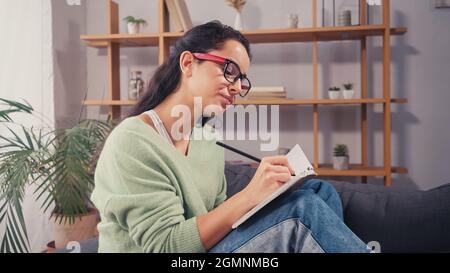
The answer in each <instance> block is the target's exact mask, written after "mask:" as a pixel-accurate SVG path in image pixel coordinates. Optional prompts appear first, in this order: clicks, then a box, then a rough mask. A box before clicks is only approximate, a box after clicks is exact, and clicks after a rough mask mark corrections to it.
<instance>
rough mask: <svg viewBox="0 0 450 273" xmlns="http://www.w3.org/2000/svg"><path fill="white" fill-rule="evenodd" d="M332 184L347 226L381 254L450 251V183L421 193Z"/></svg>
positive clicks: (369, 186)
mask: <svg viewBox="0 0 450 273" xmlns="http://www.w3.org/2000/svg"><path fill="white" fill-rule="evenodd" d="M329 182H330V183H331V184H333V186H334V187H335V188H336V190H337V191H338V192H339V194H340V196H341V199H342V204H343V208H344V218H345V223H346V224H347V225H348V227H349V228H350V229H351V230H352V231H353V232H355V233H356V234H357V235H358V236H359V237H360V238H361V239H363V240H364V241H365V242H369V241H377V242H379V243H380V245H381V251H382V252H450V232H449V228H450V184H447V185H443V186H441V187H438V188H435V189H432V190H428V191H419V190H405V189H398V188H395V187H392V188H388V187H383V186H375V185H364V184H351V183H347V182H339V181H329Z"/></svg>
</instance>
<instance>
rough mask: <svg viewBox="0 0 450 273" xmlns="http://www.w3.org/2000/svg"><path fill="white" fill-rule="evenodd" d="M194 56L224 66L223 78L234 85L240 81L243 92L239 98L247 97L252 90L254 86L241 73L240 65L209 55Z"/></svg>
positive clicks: (197, 54) (198, 54) (195, 54)
mask: <svg viewBox="0 0 450 273" xmlns="http://www.w3.org/2000/svg"><path fill="white" fill-rule="evenodd" d="M193 55H194V57H195V58H197V59H199V60H206V61H212V62H216V63H218V64H221V65H223V66H224V67H223V76H224V77H225V79H226V80H227V81H228V82H229V83H232V84H234V83H236V82H237V81H238V80H240V81H241V91H240V92H239V96H241V97H245V96H247V94H248V92H249V91H250V88H251V87H252V84H251V83H250V80H249V79H248V78H247V76H246V75H245V74H242V73H241V69H240V68H239V65H237V63H235V62H233V61H232V60H230V59H226V58H223V57H220V56H216V55H212V54H208V53H193Z"/></svg>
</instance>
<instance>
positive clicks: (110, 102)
mask: <svg viewBox="0 0 450 273" xmlns="http://www.w3.org/2000/svg"><path fill="white" fill-rule="evenodd" d="M106 1H107V6H108V21H107V24H108V33H106V34H103V35H82V36H81V37H80V38H81V39H82V40H84V41H85V42H86V43H87V45H88V46H90V47H94V48H106V49H107V52H108V54H107V55H108V72H109V73H108V86H109V88H108V89H109V92H108V98H107V99H106V100H86V101H84V102H83V103H84V105H88V106H108V107H109V109H110V111H109V115H110V116H111V117H112V118H113V119H115V118H120V116H121V107H122V106H131V105H133V104H135V103H136V102H135V101H130V100H122V99H121V98H120V90H119V88H120V58H119V57H120V48H123V47H158V48H159V59H158V63H159V64H162V63H163V62H164V61H165V60H166V58H167V56H168V52H169V48H170V45H171V44H173V43H174V42H175V41H176V40H177V39H179V38H180V37H182V35H183V34H184V33H180V32H170V30H169V15H168V11H167V8H166V6H165V3H164V0H158V19H159V21H158V22H159V28H158V32H156V33H143V34H137V35H129V34H120V33H119V15H118V13H119V6H118V5H117V4H116V3H115V2H114V1H112V0H106ZM360 1H361V5H360V6H361V14H360V25H359V26H348V27H317V0H311V2H312V14H313V26H312V27H311V28H299V29H259V30H245V31H243V32H242V33H243V34H244V35H245V36H246V37H247V38H248V39H249V40H250V42H251V43H252V44H263V43H293V42H295V43H298V42H309V43H312V46H313V50H312V65H313V71H314V73H313V90H312V98H311V99H247V100H237V101H236V104H239V105H299V106H302V105H304V106H311V107H312V111H313V135H314V155H313V165H314V167H315V169H316V170H317V172H318V174H319V175H322V176H358V177H361V178H362V182H363V183H365V182H367V177H369V176H381V177H384V183H385V185H386V186H390V185H391V184H392V173H407V171H408V170H407V169H405V168H402V167H393V166H392V165H391V104H393V103H407V102H408V101H407V99H405V98H392V97H391V71H390V63H391V36H392V35H403V34H405V33H406V32H407V29H406V28H404V27H391V23H390V0H383V3H382V4H383V21H382V24H380V25H368V24H367V10H366V4H365V0H360ZM370 37H381V38H382V40H383V46H382V50H383V96H382V98H368V97H367V39H368V38H370ZM343 40H356V41H359V42H360V43H361V52H360V57H361V98H360V99H351V100H330V99H322V98H319V95H318V86H319V83H318V54H319V52H318V42H323V41H343ZM369 104H381V105H383V128H384V130H383V166H380V167H374V166H369V164H368V153H367V146H368V142H367V139H368V138H367V136H368V128H367V127H368V126H367V106H368V105H369ZM329 105H343V106H345V105H357V106H359V107H361V121H360V125H361V159H362V160H361V164H357V165H351V168H350V170H346V171H338V170H334V169H333V168H332V167H331V166H328V165H322V164H319V162H318V158H319V143H318V142H319V141H318V135H319V106H322V107H324V106H329Z"/></svg>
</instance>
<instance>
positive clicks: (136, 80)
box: [128, 71, 144, 100]
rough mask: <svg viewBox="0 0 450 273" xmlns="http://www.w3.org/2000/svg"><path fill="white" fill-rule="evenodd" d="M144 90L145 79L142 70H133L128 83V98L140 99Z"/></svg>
mask: <svg viewBox="0 0 450 273" xmlns="http://www.w3.org/2000/svg"><path fill="white" fill-rule="evenodd" d="M143 92H144V80H142V71H132V72H131V76H130V81H129V83H128V99H130V100H138V99H139V98H140V97H141V95H142V94H143Z"/></svg>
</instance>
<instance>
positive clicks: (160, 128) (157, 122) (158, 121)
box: [144, 109, 175, 147]
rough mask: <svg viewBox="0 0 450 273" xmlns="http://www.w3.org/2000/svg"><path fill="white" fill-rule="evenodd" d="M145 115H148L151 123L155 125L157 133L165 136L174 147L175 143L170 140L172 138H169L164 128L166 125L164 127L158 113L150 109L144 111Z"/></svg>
mask: <svg viewBox="0 0 450 273" xmlns="http://www.w3.org/2000/svg"><path fill="white" fill-rule="evenodd" d="M144 114H146V115H147V116H149V117H150V118H151V119H152V121H153V124H154V125H155V129H156V130H157V131H158V133H159V135H161V136H162V137H163V138H165V139H166V140H167V141H168V142H169V143H170V144H171V145H172V146H173V147H175V144H174V143H173V141H172V138H170V135H169V133H168V132H167V130H166V127H164V124H163V122H162V120H161V119H160V118H159V116H158V114H157V113H156V112H155V111H154V110H153V109H152V110H149V111H147V112H144Z"/></svg>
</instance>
